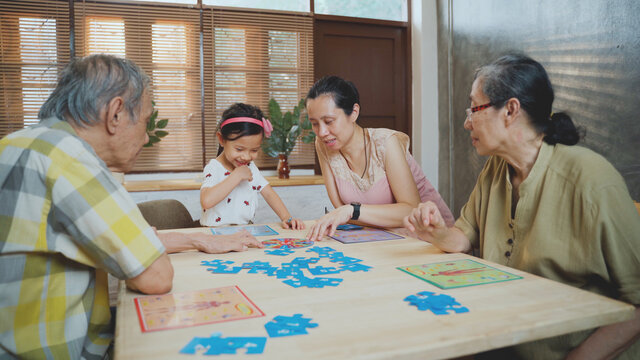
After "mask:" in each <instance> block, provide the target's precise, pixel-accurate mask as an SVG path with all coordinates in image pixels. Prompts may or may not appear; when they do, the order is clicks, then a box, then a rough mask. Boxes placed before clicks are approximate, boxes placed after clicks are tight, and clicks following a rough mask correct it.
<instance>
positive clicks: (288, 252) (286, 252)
mask: <svg viewBox="0 0 640 360" xmlns="http://www.w3.org/2000/svg"><path fill="white" fill-rule="evenodd" d="M264 253H265V254H267V255H278V256H287V255H291V254H293V253H295V251H293V250H289V249H269V250H265V251H264Z"/></svg>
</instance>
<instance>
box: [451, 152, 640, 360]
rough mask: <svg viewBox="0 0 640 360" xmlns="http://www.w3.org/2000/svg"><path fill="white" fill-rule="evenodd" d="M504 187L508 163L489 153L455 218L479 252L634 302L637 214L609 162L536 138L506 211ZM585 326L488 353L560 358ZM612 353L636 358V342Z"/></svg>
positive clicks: (639, 262) (639, 242)
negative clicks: (534, 153) (537, 145)
mask: <svg viewBox="0 0 640 360" xmlns="http://www.w3.org/2000/svg"><path fill="white" fill-rule="evenodd" d="M512 189H513V188H512V185H511V181H510V177H509V165H508V164H507V163H506V161H504V160H503V159H502V158H500V157H496V156H493V157H491V158H489V160H487V163H486V164H485V167H484V169H483V170H482V172H481V173H480V175H479V177H478V181H477V183H476V185H475V188H474V189H473V192H472V193H471V196H470V197H469V201H468V202H467V204H466V205H465V206H464V207H463V208H462V211H461V217H460V218H459V219H458V221H457V222H456V227H458V228H459V229H461V230H462V231H463V232H464V233H465V235H466V236H467V237H468V238H469V239H470V241H471V243H472V245H473V246H474V247H475V248H479V249H480V255H481V256H482V257H483V258H484V259H487V260H490V261H493V262H496V263H499V264H502V265H507V266H510V267H513V268H516V269H520V270H523V271H526V272H529V273H532V274H535V275H539V276H542V277H545V278H548V279H551V280H555V281H558V282H562V283H564V284H567V285H571V286H574V287H577V288H580V289H583V290H588V291H591V292H594V293H597V294H601V295H605V296H608V297H611V298H615V299H620V300H622V301H626V302H629V303H631V304H635V305H639V304H640V237H639V236H638V234H640V216H638V212H637V211H636V209H635V207H634V206H633V201H632V200H631V197H630V196H629V191H628V190H627V186H626V184H625V182H624V180H623V179H622V177H621V176H620V174H619V173H618V172H617V171H616V169H615V168H614V167H613V166H612V165H611V164H610V163H609V162H607V161H606V160H605V159H604V158H603V157H602V156H600V155H598V154H596V153H595V152H593V151H591V150H589V149H586V148H583V147H580V146H565V145H555V146H552V145H548V144H546V143H544V144H543V145H542V147H541V148H540V152H539V154H538V158H537V159H536V162H535V164H534V166H533V168H532V169H531V172H530V173H529V176H528V177H527V178H526V179H525V181H523V182H522V184H520V187H519V188H518V192H519V195H520V198H519V200H518V203H517V206H516V208H515V216H514V217H513V218H512V216H511V208H512V206H511V203H512V200H511V199H512V191H513V190H512ZM590 332H591V331H586V332H578V333H574V334H569V335H565V336H560V337H555V338H551V339H545V340H540V341H536V342H532V343H527V344H523V345H518V346H516V347H514V348H509V349H506V350H504V351H511V352H513V353H514V354H515V355H513V354H512V355H505V356H506V357H498V356H495V357H492V358H530V359H561V358H564V357H565V356H566V354H567V352H568V351H570V350H571V349H572V348H573V347H575V346H577V345H578V344H580V343H581V342H582V341H583V340H584V339H585V338H586V337H587V336H588V335H589V334H590ZM505 354H506V353H505ZM493 355H495V354H493ZM619 359H640V342H636V344H635V345H634V346H633V347H632V348H631V349H628V350H627V351H626V352H625V353H623V354H621V355H620V357H619Z"/></svg>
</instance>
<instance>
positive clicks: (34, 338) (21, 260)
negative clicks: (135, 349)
mask: <svg viewBox="0 0 640 360" xmlns="http://www.w3.org/2000/svg"><path fill="white" fill-rule="evenodd" d="M164 250H165V249H164V247H163V246H162V243H161V242H160V240H159V239H158V237H157V236H156V235H155V233H154V231H153V229H152V228H151V227H150V226H149V225H148V224H147V223H146V221H145V220H144V218H143V217H142V214H140V211H139V210H138V207H137V206H136V204H135V203H134V202H133V200H132V199H131V197H130V196H129V194H128V193H127V191H126V190H125V189H124V188H123V187H122V186H121V185H120V184H119V183H118V182H117V181H116V180H115V179H114V178H113V176H112V175H111V172H110V171H109V170H108V168H107V167H106V165H105V163H104V162H103V161H102V160H101V159H99V158H98V157H97V155H96V153H95V152H94V151H93V149H92V148H91V146H90V145H89V144H87V143H86V142H84V141H83V140H82V139H80V138H79V137H78V136H77V134H76V133H75V131H74V130H73V128H72V127H71V126H70V125H69V124H68V123H67V122H64V121H60V120H58V119H55V118H51V119H47V120H44V121H42V122H41V123H40V124H38V125H36V126H34V127H31V128H28V129H24V130H21V131H18V132H15V133H13V134H10V135H8V136H7V137H5V138H4V139H2V140H0V319H1V320H0V358H3V357H5V356H7V353H6V352H7V351H8V352H9V355H10V356H18V357H20V358H25V359H30V358H37V359H43V358H72V359H77V358H86V359H98V358H103V357H104V355H105V352H106V350H107V347H108V346H109V344H110V342H111V340H112V338H113V329H112V326H111V325H110V324H111V314H110V312H109V303H108V301H109V299H108V290H107V286H108V285H107V272H109V273H111V274H113V275H115V276H116V277H118V278H120V279H128V278H132V277H135V276H137V275H139V274H140V273H142V272H143V271H144V270H145V269H146V268H147V267H148V266H149V265H151V264H152V263H153V262H154V261H155V260H156V259H157V258H158V257H159V256H161V255H162V254H163V253H164Z"/></svg>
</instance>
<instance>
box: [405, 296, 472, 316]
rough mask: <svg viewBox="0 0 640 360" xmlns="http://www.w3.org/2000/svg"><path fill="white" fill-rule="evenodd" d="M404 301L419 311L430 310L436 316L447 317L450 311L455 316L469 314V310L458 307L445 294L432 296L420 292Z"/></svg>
mask: <svg viewBox="0 0 640 360" xmlns="http://www.w3.org/2000/svg"><path fill="white" fill-rule="evenodd" d="M404 301H408V302H409V304H410V305H413V306H416V307H417V308H418V310H420V311H426V310H431V312H432V313H434V314H436V315H448V314H449V312H450V311H454V312H455V313H457V314H460V313H466V312H469V309H468V308H466V307H464V306H462V305H460V303H458V302H457V301H456V299H455V298H453V297H452V296H449V295H446V294H438V295H436V294H434V293H433V292H430V291H422V292H419V293H417V294H415V295H409V296H407V297H406V298H405V299H404Z"/></svg>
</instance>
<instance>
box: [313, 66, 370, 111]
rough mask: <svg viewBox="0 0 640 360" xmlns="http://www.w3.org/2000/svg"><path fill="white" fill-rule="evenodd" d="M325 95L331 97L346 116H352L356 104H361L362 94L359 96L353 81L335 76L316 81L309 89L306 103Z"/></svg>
mask: <svg viewBox="0 0 640 360" xmlns="http://www.w3.org/2000/svg"><path fill="white" fill-rule="evenodd" d="M325 94H327V95H329V96H331V98H332V99H333V102H334V103H335V104H336V106H337V107H339V108H340V109H342V110H343V111H344V113H345V114H346V115H351V113H352V112H353V105H354V104H360V94H358V89H356V86H355V85H354V84H353V83H352V82H351V81H348V80H344V79H342V78H340V77H338V76H335V75H331V76H325V77H323V78H322V79H320V80H318V81H316V83H315V84H313V86H312V87H311V89H309V92H308V93H307V99H306V101H308V100H309V99H315V98H317V97H318V96H320V95H325Z"/></svg>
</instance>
